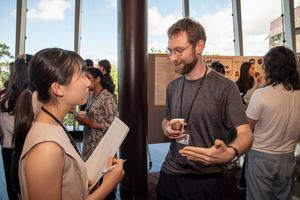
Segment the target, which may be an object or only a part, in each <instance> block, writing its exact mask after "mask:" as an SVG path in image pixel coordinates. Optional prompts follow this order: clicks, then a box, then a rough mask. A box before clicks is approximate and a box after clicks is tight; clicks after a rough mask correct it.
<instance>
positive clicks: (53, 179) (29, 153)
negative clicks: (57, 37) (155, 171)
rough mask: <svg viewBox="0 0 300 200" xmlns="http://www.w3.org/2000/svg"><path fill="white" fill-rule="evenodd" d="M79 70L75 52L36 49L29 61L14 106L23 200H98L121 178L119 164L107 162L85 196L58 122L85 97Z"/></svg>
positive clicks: (77, 160)
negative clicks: (99, 182)
mask: <svg viewBox="0 0 300 200" xmlns="http://www.w3.org/2000/svg"><path fill="white" fill-rule="evenodd" d="M83 66H84V61H83V59H82V58H81V57H80V56H79V55H78V54H77V53H75V52H72V51H67V50H63V49H58V48H50V49H44V50H41V51H39V52H38V53H37V54H36V55H34V56H33V58H32V60H31V62H30V65H29V77H30V78H29V86H30V89H26V90H25V91H23V92H22V94H21V95H20V97H19V99H18V102H17V105H16V108H15V129H14V132H15V135H16V139H15V150H16V151H17V152H22V153H21V157H20V162H19V179H20V186H21V195H22V199H23V200H26V199H44V200H47V199H104V198H105V197H106V195H107V194H108V193H109V192H110V191H111V190H112V189H113V188H114V187H115V186H116V185H117V184H118V183H119V181H120V180H121V179H122V177H123V173H124V171H123V161H122V160H120V159H110V161H109V164H108V165H109V166H112V164H115V165H116V167H115V168H114V169H113V170H112V171H110V172H109V173H108V174H106V175H105V176H104V181H103V184H102V185H101V186H100V187H99V188H98V189H96V190H95V191H94V192H93V193H89V190H88V177H87V172H86V168H85V164H84V162H83V160H82V158H81V155H80V153H79V151H78V150H77V148H76V145H75V143H74V141H73V139H72V137H71V136H70V135H69V133H68V131H67V129H66V128H65V127H64V125H63V124H62V122H63V118H64V116H65V115H66V114H67V113H68V112H69V111H70V110H71V109H72V108H74V107H75V106H76V105H78V104H83V103H85V101H86V99H87V95H88V87H89V85H90V82H89V80H88V79H87V77H86V76H85V75H84V73H83V71H82V68H83ZM34 102H40V103H41V104H42V106H41V108H38V107H37V106H36V104H35V103H34ZM38 110H39V111H38Z"/></svg>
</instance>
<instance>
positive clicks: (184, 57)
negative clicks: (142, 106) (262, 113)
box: [157, 18, 253, 200]
mask: <svg viewBox="0 0 300 200" xmlns="http://www.w3.org/2000/svg"><path fill="white" fill-rule="evenodd" d="M168 39H169V40H168V50H167V55H168V56H169V59H170V61H171V62H172V64H173V65H174V67H175V70H176V72H178V73H180V74H181V75H182V76H181V77H179V78H177V79H175V80H173V81H172V82H170V83H169V85H168V87H167V95H166V112H165V118H164V119H163V121H162V129H163V132H164V134H165V136H166V137H168V138H170V139H172V142H171V145H170V149H169V152H168V155H167V157H166V160H165V162H164V163H163V166H162V169H161V174H160V178H159V182H158V186H157V198H158V199H172V200H174V199H180V200H184V199H189V200H190V199H197V200H198V199H210V200H211V199H223V178H222V171H223V170H224V169H225V168H226V164H227V163H228V162H230V161H231V160H232V159H234V158H236V157H238V156H240V155H242V154H244V153H245V152H246V151H247V150H248V149H249V148H250V146H251V144H252V140H253V138H252V131H251V129H250V126H249V124H248V121H247V117H246V115H245V112H244V107H243V103H242V101H241V98H240V93H239V91H238V88H237V86H236V84H235V83H234V82H232V81H231V80H229V79H227V78H225V77H224V76H222V75H220V74H219V73H217V72H215V71H213V70H212V69H211V68H209V67H208V66H206V64H205V63H204V62H203V59H202V52H203V49H204V46H205V41H206V35H205V30H204V28H203V27H202V25H201V24H199V23H198V22H196V21H194V20H192V19H189V18H184V19H181V20H179V21H178V22H176V23H175V24H173V25H172V26H171V27H170V28H169V29H168ZM178 118H180V119H184V121H185V125H186V126H185V128H184V129H183V128H181V127H180V126H179V127H178V126H177V124H175V123H178ZM232 128H235V129H236V132H237V137H236V139H235V140H234V141H232V142H231V143H230V144H228V142H227V140H228V132H229V130H230V129H232Z"/></svg>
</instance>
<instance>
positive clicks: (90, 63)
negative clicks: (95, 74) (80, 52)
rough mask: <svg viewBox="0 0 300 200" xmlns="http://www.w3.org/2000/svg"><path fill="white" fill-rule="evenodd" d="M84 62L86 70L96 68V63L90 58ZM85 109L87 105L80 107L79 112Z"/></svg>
mask: <svg viewBox="0 0 300 200" xmlns="http://www.w3.org/2000/svg"><path fill="white" fill-rule="evenodd" d="M84 62H85V67H84V69H85V68H89V67H94V61H93V60H91V59H89V58H88V59H85V60H84ZM85 107H86V104H83V105H80V106H79V110H81V111H84V110H85Z"/></svg>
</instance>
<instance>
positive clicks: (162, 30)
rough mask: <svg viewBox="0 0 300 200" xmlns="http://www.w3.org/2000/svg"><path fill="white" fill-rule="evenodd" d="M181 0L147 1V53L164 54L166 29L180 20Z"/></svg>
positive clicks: (166, 41)
mask: <svg viewBox="0 0 300 200" xmlns="http://www.w3.org/2000/svg"><path fill="white" fill-rule="evenodd" d="M182 10H183V9H182V0H176V1H175V0H174V1H171V0H169V1H160V0H149V3H148V20H149V21H148V52H149V53H165V50H166V48H167V45H168V36H167V30H168V28H169V27H170V26H171V25H172V24H173V23H175V22H176V21H177V20H179V19H181V18H182V16H183V15H182Z"/></svg>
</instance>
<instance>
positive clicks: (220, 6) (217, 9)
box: [190, 0, 234, 55]
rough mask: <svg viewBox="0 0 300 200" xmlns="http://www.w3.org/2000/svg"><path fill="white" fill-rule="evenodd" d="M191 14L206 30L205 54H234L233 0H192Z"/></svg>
mask: <svg viewBox="0 0 300 200" xmlns="http://www.w3.org/2000/svg"><path fill="white" fill-rule="evenodd" d="M190 16H191V17H192V18H194V19H196V20H198V21H199V22H200V24H202V25H203V26H204V28H205V30H206V35H207V41H206V47H205V49H204V54H208V55H234V43H233V39H234V36H233V20H232V3H231V0H215V1H210V0H202V1H199V0H190Z"/></svg>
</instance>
